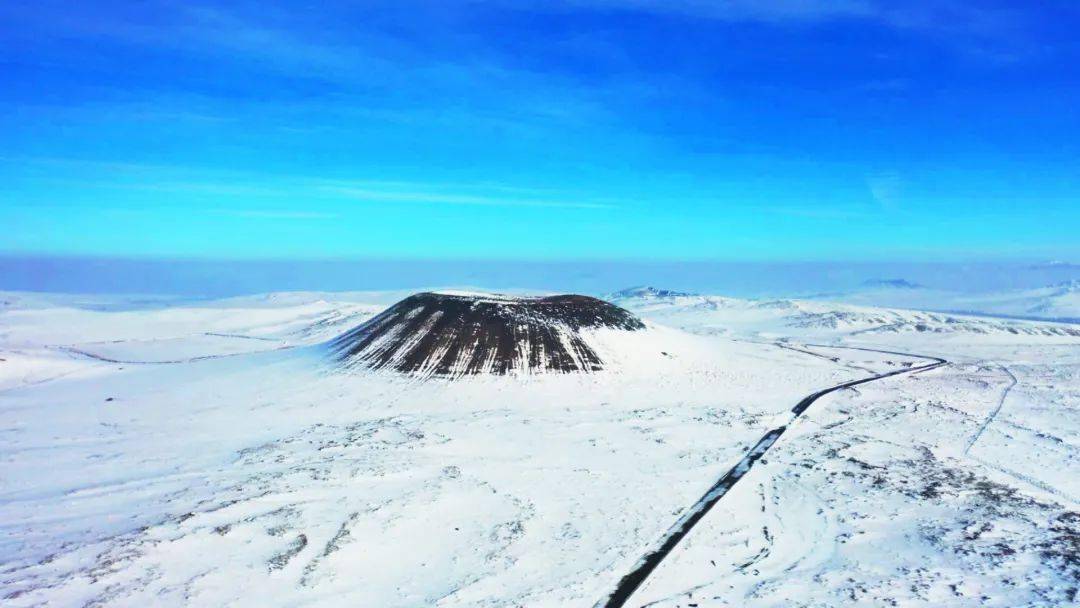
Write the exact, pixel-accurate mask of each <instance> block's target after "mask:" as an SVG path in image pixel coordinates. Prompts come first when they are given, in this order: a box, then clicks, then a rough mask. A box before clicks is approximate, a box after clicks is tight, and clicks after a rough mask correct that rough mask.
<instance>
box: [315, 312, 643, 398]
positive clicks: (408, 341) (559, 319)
mask: <svg viewBox="0 0 1080 608" xmlns="http://www.w3.org/2000/svg"><path fill="white" fill-rule="evenodd" d="M604 327H606V328H613V329H621V330H627V331H634V330H639V329H644V327H645V325H644V324H643V323H642V322H641V321H640V320H639V319H638V318H637V317H635V316H634V315H632V314H631V313H629V312H627V311H626V310H623V309H622V308H619V307H618V306H615V305H613V304H610V303H608V302H604V301H603V300H598V299H596V298H590V297H587V296H580V295H560V296H551V297H546V298H503V297H484V296H462V295H449V294H439V293H419V294H415V295H412V296H410V297H408V298H405V299H404V300H402V301H400V302H398V303H397V304H395V305H393V306H391V307H390V308H388V309H387V310H385V311H384V312H382V313H381V314H379V315H378V316H376V317H374V318H373V319H371V320H370V321H368V322H367V323H364V324H363V325H360V326H359V327H356V328H355V329H352V330H351V331H349V332H346V333H345V334H343V335H341V336H339V337H338V338H335V339H334V340H333V341H331V342H330V344H329V346H330V350H331V353H332V356H333V357H334V359H335V360H336V361H338V362H341V363H343V364H344V365H347V366H351V365H354V364H361V365H363V366H365V367H370V368H375V369H379V368H390V369H394V370H397V371H400V372H405V373H422V374H424V375H434V376H450V377H453V376H459V375H466V374H480V373H491V374H507V373H509V372H511V371H513V370H518V369H528V370H535V371H559V372H578V371H585V372H588V371H597V370H600V369H602V365H603V361H601V360H600V357H599V356H598V355H597V354H596V352H595V351H594V350H593V349H592V348H591V347H590V346H589V345H588V344H587V343H586V342H585V340H584V339H583V338H582V336H581V335H580V331H581V330H582V329H592V328H604Z"/></svg>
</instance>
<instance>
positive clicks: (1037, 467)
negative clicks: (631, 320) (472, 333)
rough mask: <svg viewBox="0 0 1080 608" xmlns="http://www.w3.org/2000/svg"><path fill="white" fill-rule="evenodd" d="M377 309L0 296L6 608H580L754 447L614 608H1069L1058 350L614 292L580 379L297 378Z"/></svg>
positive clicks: (322, 366)
mask: <svg viewBox="0 0 1080 608" xmlns="http://www.w3.org/2000/svg"><path fill="white" fill-rule="evenodd" d="M406 295H408V294H404V293H378V294H375V293H373V294H364V293H352V294H329V293H327V294H318V293H307V294H269V295H266V296H257V297H247V298H234V299H229V300H221V301H198V302H195V301H172V300H155V299H150V300H148V299H124V298H113V299H109V298H101V297H95V298H85V297H76V296H70V297H69V296H39V295H35V294H3V297H2V298H0V299H2V300H3V301H4V306H3V307H2V308H0V437H2V438H3V440H2V441H0V598H3V600H2V603H3V604H4V605H5V606H40V605H56V606H69V605H70V606H83V605H109V606H146V605H166V606H222V605H236V606H260V607H261V606H295V605H303V604H306V605H319V606H323V605H329V606H334V605H341V606H380V607H382V606H386V607H394V606H402V607H405V606H410V607H412V606H530V607H531V606H592V605H595V604H600V605H604V603H606V602H608V601H609V598H610V597H611V596H612V594H613V592H614V591H615V589H616V587H617V586H618V585H619V582H620V580H621V579H622V578H623V577H624V576H625V575H627V573H628V572H631V571H632V570H633V569H634V568H635V566H636V565H637V564H638V563H639V560H640V559H641V558H642V556H643V555H645V554H647V553H648V552H649V551H651V550H653V549H654V548H655V547H656V546H657V545H658V543H659V542H660V541H661V540H662V539H664V538H665V535H666V534H668V533H669V531H670V528H671V527H672V525H673V524H674V523H675V522H676V521H677V520H679V519H680V516H682V515H684V514H685V513H687V510H688V509H689V508H691V506H692V505H694V504H695V502H696V501H698V500H699V498H701V497H702V495H703V493H705V491H706V490H707V489H709V488H710V487H711V486H713V484H714V483H716V481H717V479H720V478H721V477H722V476H723V475H724V474H725V473H726V472H728V471H731V470H732V469H733V467H735V466H736V464H737V463H739V462H740V461H742V460H743V458H744V457H745V456H746V455H747V454H748V453H749V452H750V451H751V448H753V447H754V446H755V445H761V444H760V440H761V438H762V437H763V436H766V435H767V434H768V433H770V432H771V431H772V430H774V429H777V428H785V429H786V432H785V433H784V434H783V435H782V436H780V437H779V439H777V440H776V441H775V443H771V444H769V445H768V446H767V451H763V452H762V454H761V457H760V459H759V460H756V461H755V463H754V464H753V466H752V468H746V469H745V470H743V471H742V472H741V473H740V475H742V477H741V479H740V480H739V481H738V483H737V484H734V485H733V486H732V487H731V488H730V489H729V490H728V491H727V492H726V494H724V495H723V496H722V497H721V498H719V500H718V501H717V502H716V503H715V506H714V507H713V508H712V510H711V511H709V512H708V513H707V514H705V515H704V516H703V517H702V518H701V519H700V521H699V522H698V523H697V524H696V526H695V527H693V528H692V529H691V530H690V531H689V532H688V533H687V534H686V535H685V538H683V539H682V541H681V542H680V543H678V544H677V545H676V546H675V547H674V548H673V549H671V550H670V552H669V553H668V554H667V555H666V557H665V558H664V559H663V560H662V561H661V562H660V563H659V565H658V566H657V567H656V569H655V570H654V571H652V572H651V574H650V575H649V576H648V577H647V578H645V579H644V580H643V582H642V583H641V584H640V586H638V587H636V588H635V589H634V591H633V594H632V595H630V596H629V597H628V599H627V600H626V604H625V605H627V606H641V605H645V604H647V603H649V604H650V605H656V606H672V607H674V606H687V605H693V604H696V605H699V606H702V607H704V606H723V605H742V606H791V605H829V606H841V605H851V606H855V605H890V604H894V605H895V604H902V605H918V606H943V605H957V606H968V605H970V606H976V605H978V606H982V605H997V606H1021V605H1024V606H1064V605H1069V604H1070V602H1075V601H1076V600H1077V593H1078V592H1077V589H1078V587H1080V561H1078V558H1077V555H1080V545H1078V543H1080V513H1078V510H1080V502H1078V501H1080V483H1078V482H1077V480H1078V479H1080V462H1078V455H1080V412H1078V409H1080V348H1077V347H1078V346H1080V331H1078V329H1080V326H1076V325H1066V324H1052V323H1039V322H1030V321H1019V320H1015V321H1014V320H997V319H986V318H977V317H968V316H958V315H951V314H941V313H920V312H912V311H901V310H889V309H877V308H869V307H861V306H851V305H832V304H825V303H821V302H803V301H788V300H780V301H768V302H755V301H745V300H735V299H731V298H724V297H719V296H694V295H689V294H682V293H677V292H670V291H663V290H651V289H639V290H635V291H633V292H625V293H621V294H617V296H616V297H614V298H613V301H614V303H615V304H617V305H618V306H620V307H623V308H625V309H627V310H629V311H630V312H631V313H633V314H634V315H636V316H637V317H639V318H641V319H643V320H644V325H645V328H644V329H643V330H640V331H614V330H608V329H604V330H602V331H601V334H603V335H602V336H601V337H600V338H598V339H596V340H594V341H591V342H590V346H591V347H594V348H595V349H596V355H597V357H598V358H599V359H600V360H602V361H603V363H604V364H603V365H602V366H600V369H595V370H591V373H543V374H508V375H491V374H471V375H461V376H458V375H455V376H454V377H453V378H445V377H418V376H416V375H414V374H404V373H400V372H399V371H397V370H395V369H394V368H393V367H383V368H381V369H366V368H364V367H356V368H351V369H349V370H348V371H347V372H343V371H342V370H341V369H340V366H338V365H335V363H334V360H333V358H328V357H327V356H326V355H327V348H328V346H327V345H328V344H329V343H330V341H331V340H333V339H335V338H336V337H338V336H341V335H343V334H346V332H348V331H349V330H350V329H353V328H355V327H357V326H360V325H362V324H363V323H364V322H366V321H368V320H370V319H372V318H373V317H375V316H376V315H377V314H379V313H380V312H382V311H383V310H385V309H386V308H387V307H388V306H389V305H391V304H392V303H394V302H396V301H398V300H400V299H401V298H402V297H404V296H406ZM414 330H417V328H413V329H412V330H410V331H414ZM590 340H591V338H590ZM851 347H857V348H851ZM858 348H871V349H877V350H874V351H870V350H858ZM878 351H889V352H878ZM900 353H912V354H917V355H925V356H933V357H941V358H944V359H947V360H948V365H947V366H945V367H938V368H935V369H929V370H928V371H922V372H917V373H912V372H913V371H914V370H916V369H918V366H919V365H922V364H923V363H925V360H923V359H921V358H919V357H914V356H908V355H904V354H900ZM893 372H896V375H888V376H885V377H883V378H882V379H880V380H877V381H874V382H870V383H867V384H860V385H857V386H854V387H852V388H849V389H844V390H839V391H836V392H834V393H830V394H828V395H825V396H823V397H821V398H820V399H818V400H817V401H815V402H814V403H812V404H811V405H810V406H809V407H808V408H807V409H806V410H805V413H803V414H802V415H801V416H800V415H797V414H796V413H794V412H793V407H795V406H796V404H798V403H800V401H802V400H803V398H804V397H806V396H807V395H810V394H811V393H814V392H816V391H819V390H821V389H825V388H828V387H832V386H835V385H838V384H841V383H845V382H850V381H853V380H858V379H863V378H868V377H870V376H878V375H887V374H892V373H893Z"/></svg>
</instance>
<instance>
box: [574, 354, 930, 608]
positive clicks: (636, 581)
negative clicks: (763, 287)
mask: <svg viewBox="0 0 1080 608" xmlns="http://www.w3.org/2000/svg"><path fill="white" fill-rule="evenodd" d="M806 346H817V347H822V348H844V349H848V350H862V351H869V352H876V353H885V354H888V355H900V356H904V357H915V358H918V359H929V360H931V361H933V363H928V364H926V365H920V366H913V367H908V368H905V369H899V370H893V371H891V372H885V373H883V374H876V375H874V376H870V377H867V378H862V379H860V380H851V381H849V382H844V383H842V384H837V385H836V386H832V387H829V388H826V389H822V390H820V391H817V392H816V393H811V394H810V395H807V396H806V397H804V398H803V399H802V400H801V401H799V402H798V403H797V404H795V407H793V408H791V412H792V417H791V421H790V422H788V424H786V425H784V426H781V427H777V428H775V429H772V430H771V431H769V432H767V433H765V435H764V436H762V438H761V439H759V440H758V442H757V443H756V444H755V445H754V447H752V448H750V451H749V452H747V453H746V455H745V456H743V458H742V460H740V461H739V462H738V464H736V465H735V466H734V467H732V469H731V470H729V471H728V472H727V473H724V475H723V476H722V477H720V479H719V480H718V481H717V482H716V483H715V484H713V486H712V487H711V488H709V490H708V491H707V492H705V494H704V495H703V496H702V497H701V498H699V499H698V500H697V502H695V503H694V504H693V505H691V506H690V508H689V509H687V510H686V511H684V512H683V514H682V515H681V516H680V517H679V519H678V520H677V521H676V522H675V524H674V525H673V526H671V528H669V529H668V531H667V533H666V534H664V537H663V538H662V539H660V541H659V542H658V543H657V546H656V548H654V549H653V550H651V551H649V552H648V553H646V554H645V555H644V557H642V558H641V559H640V560H638V562H637V564H635V565H634V568H633V570H631V571H630V572H629V573H628V574H626V575H625V576H623V577H622V578H621V579H619V582H618V584H617V585H616V586H615V589H614V590H613V591H612V592H611V593H610V594H608V595H607V597H605V598H603V599H601V600H600V601H598V602H597V603H596V604H595V608H621V607H622V606H625V605H626V603H627V602H628V601H629V600H630V597H631V596H633V594H634V592H636V591H637V590H638V588H640V587H641V585H642V584H643V583H644V582H645V580H646V579H647V578H648V577H649V575H650V574H652V572H653V571H654V570H656V567H657V566H659V565H660V563H661V562H662V561H664V558H666V557H667V556H668V555H669V554H670V553H671V551H672V550H673V549H674V548H675V547H676V546H677V545H678V544H679V542H680V541H681V540H682V539H683V538H685V537H686V535H687V534H689V533H690V530H692V529H693V528H694V526H695V525H696V524H697V523H698V522H699V521H701V519H702V518H703V517H705V515H706V514H707V513H708V512H709V510H711V509H712V508H713V507H714V506H716V503H718V502H720V499H721V498H723V497H724V495H725V494H727V493H728V491H729V490H731V488H732V487H734V486H735V484H736V483H738V481H739V480H740V479H742V477H743V476H744V475H746V473H747V472H749V471H750V469H751V468H752V467H753V466H754V464H755V463H757V461H758V460H760V459H761V457H762V456H764V455H765V453H766V452H767V451H768V450H769V448H771V447H772V446H773V445H774V444H775V443H776V441H777V440H778V439H780V436H781V435H783V434H784V431H786V430H787V429H788V426H790V425H791V424H792V423H794V422H795V421H796V420H797V419H798V418H799V416H801V415H802V414H803V412H805V411H806V410H807V408H809V407H810V406H811V405H812V404H813V403H814V402H815V401H817V400H818V399H820V398H822V397H824V396H825V395H828V394H829V393H832V392H835V391H838V390H842V389H845V388H851V387H853V386H858V385H860V384H866V383H867V382H874V381H875V380H882V379H884V378H889V377H892V376H898V375H900V374H910V373H916V372H923V371H927V370H931V369H934V368H938V367H941V366H943V365H946V364H947V363H948V362H947V361H946V360H945V359H942V358H940V357H932V356H928V355H916V354H912V353H902V352H897V351H890V350H879V349H876V348H865V347H858V346H834V345H824V344H807V345H806ZM782 348H787V347H783V346H782Z"/></svg>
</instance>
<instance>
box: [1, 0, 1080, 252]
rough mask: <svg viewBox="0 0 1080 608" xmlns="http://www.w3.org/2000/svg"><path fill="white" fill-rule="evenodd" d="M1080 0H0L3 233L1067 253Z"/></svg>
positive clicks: (82, 240)
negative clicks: (345, 0) (272, 0)
mask: <svg viewBox="0 0 1080 608" xmlns="http://www.w3.org/2000/svg"><path fill="white" fill-rule="evenodd" d="M536 5H539V6H536ZM818 5H828V8H818ZM1078 11H1080V8H1078V5H1077V4H1076V3H1074V2H1071V1H1062V2H1038V3H1035V2H994V1H993V0H990V1H982V2H963V1H958V0H957V1H954V0H933V1H929V2H917V1H913V2H902V3H900V2H885V1H879V0H839V1H836V2H822V3H816V2H810V1H809V0H732V1H728V2H721V1H718V2H707V1H705V0H668V1H664V0H655V1H654V0H624V1H619V0H576V1H554V2H543V3H532V2H523V1H518V0H493V1H491V2H460V3H459V2H445V3H444V2H409V1H403V0H395V1H391V2H356V3H352V2H350V3H337V2H323V3H304V5H301V4H300V3H289V4H288V5H286V4H280V5H274V3H267V2H238V3H234V2H154V1H150V2H138V3H135V2H126V1H121V2H102V1H87V2H70V1H51V0H44V1H36V2H21V1H15V2H10V1H9V2H3V3H2V4H0V66H2V67H0V179H2V180H3V187H2V188H0V226H3V228H4V229H3V232H2V234H3V237H2V238H0V253H4V254H9V255H10V254H15V255H25V254H50V255H98V256H110V255H111V256H147V257H199V258H316V259H317V258H364V257H395V258H432V257H436V258H455V257H456V258H466V257H476V258H489V259H496V258H517V259H582V258H586V259H588V258H591V259H637V260H642V259H645V260H649V259H705V260H709V259H720V260H931V259H934V260H971V259H998V260H1000V259H1065V260H1072V261H1075V260H1076V258H1077V257H1078V255H1080V238H1078V236H1077V235H1078V233H1080V201H1078V194H1080V68H1078V67H1077V66H1080V44H1078V42H1077V41H1078V39H1080V36H1078V35H1077V32H1078V31H1080V12H1078Z"/></svg>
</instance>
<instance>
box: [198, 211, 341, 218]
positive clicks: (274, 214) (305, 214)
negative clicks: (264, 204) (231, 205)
mask: <svg viewBox="0 0 1080 608" xmlns="http://www.w3.org/2000/svg"><path fill="white" fill-rule="evenodd" d="M211 213H213V214H215V215H228V216H232V217H240V218H251V219H270V220H333V219H338V218H340V217H341V214H340V213H329V212H324V211H303V210H290V209H214V210H212V211H211Z"/></svg>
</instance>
